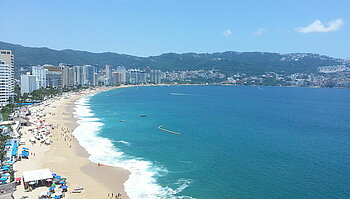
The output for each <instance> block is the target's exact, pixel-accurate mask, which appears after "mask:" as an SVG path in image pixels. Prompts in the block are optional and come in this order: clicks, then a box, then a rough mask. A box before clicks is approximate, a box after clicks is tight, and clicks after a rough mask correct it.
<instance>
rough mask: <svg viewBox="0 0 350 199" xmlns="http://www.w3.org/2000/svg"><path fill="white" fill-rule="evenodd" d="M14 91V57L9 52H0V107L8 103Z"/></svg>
mask: <svg viewBox="0 0 350 199" xmlns="http://www.w3.org/2000/svg"><path fill="white" fill-rule="evenodd" d="M14 89H15V79H14V55H13V54H12V52H11V51H10V50H0V106H5V105H6V104H8V103H9V102H10V99H11V98H12V97H13V96H14Z"/></svg>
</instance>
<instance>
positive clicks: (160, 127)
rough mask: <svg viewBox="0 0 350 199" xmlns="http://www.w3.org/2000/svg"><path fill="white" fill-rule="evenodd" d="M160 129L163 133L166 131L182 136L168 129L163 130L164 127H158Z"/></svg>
mask: <svg viewBox="0 0 350 199" xmlns="http://www.w3.org/2000/svg"><path fill="white" fill-rule="evenodd" d="M158 129H159V130H161V131H166V132H169V133H173V134H176V135H180V134H181V133H178V132H175V131H170V130H167V129H163V128H162V126H158Z"/></svg>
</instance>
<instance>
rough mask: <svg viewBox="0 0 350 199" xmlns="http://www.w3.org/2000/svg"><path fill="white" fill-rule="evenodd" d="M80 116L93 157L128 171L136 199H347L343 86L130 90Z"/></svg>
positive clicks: (349, 155) (349, 157)
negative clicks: (326, 87) (330, 87)
mask: <svg viewBox="0 0 350 199" xmlns="http://www.w3.org/2000/svg"><path fill="white" fill-rule="evenodd" d="M76 117H77V118H79V124H80V126H79V127H78V128H77V129H76V130H75V131H74V135H75V136H76V138H77V139H78V141H79V143H80V144H81V145H82V146H83V147H85V148H86V149H87V151H88V152H89V154H90V160H91V161H93V162H95V163H102V164H107V165H112V166H118V167H123V168H126V169H128V170H130V171H131V175H130V178H129V180H128V181H127V182H126V183H125V189H126V192H127V193H128V195H129V196H130V198H131V199H145V198H164V199H165V198H166V199H169V198H178V199H180V198H183V199H186V198H197V199H214V198H215V199H295V198H303V199H316V198H317V199H319V198H322V199H348V198H350V90H347V89H325V88H289V87H261V88H260V87H240V86H155V87H151V86H149V87H130V88H122V89H115V90H110V91H106V92H101V93H98V94H95V95H92V96H88V97H84V98H82V99H80V100H79V101H77V102H76ZM162 129H163V130H162ZM164 129H166V130H169V131H166V130H164Z"/></svg>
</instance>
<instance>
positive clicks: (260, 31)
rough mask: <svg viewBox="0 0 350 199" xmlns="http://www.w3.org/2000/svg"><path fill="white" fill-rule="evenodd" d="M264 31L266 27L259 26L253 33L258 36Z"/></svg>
mask: <svg viewBox="0 0 350 199" xmlns="http://www.w3.org/2000/svg"><path fill="white" fill-rule="evenodd" d="M264 32H266V29H264V28H260V29H259V30H257V31H256V32H253V35H255V36H259V35H262V34H263V33H264Z"/></svg>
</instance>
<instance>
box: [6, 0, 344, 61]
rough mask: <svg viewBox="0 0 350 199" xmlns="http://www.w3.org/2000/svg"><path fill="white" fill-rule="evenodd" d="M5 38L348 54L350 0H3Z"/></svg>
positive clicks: (52, 44)
mask: <svg viewBox="0 0 350 199" xmlns="http://www.w3.org/2000/svg"><path fill="white" fill-rule="evenodd" d="M0 41H4V42H9V43H15V44H21V45H24V46H30V47H49V48H53V49H56V50H62V49H75V50H84V51H90V52H116V53H122V54H129V55H136V56H143V57H144V56H154V55H160V54H162V53H168V52H175V53H186V52H197V53H212V52H223V51H238V52H256V51H264V52H277V53H294V52H302V53H304V52H310V53H318V54H323V55H328V56H333V57H338V58H346V59H350V0H240V1H237V0H0Z"/></svg>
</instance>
